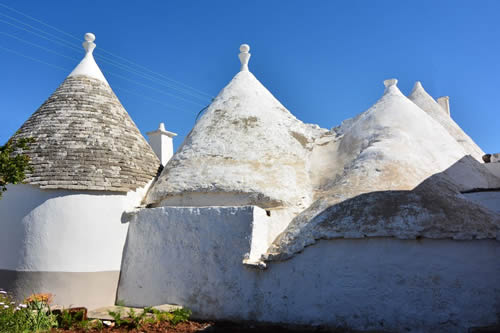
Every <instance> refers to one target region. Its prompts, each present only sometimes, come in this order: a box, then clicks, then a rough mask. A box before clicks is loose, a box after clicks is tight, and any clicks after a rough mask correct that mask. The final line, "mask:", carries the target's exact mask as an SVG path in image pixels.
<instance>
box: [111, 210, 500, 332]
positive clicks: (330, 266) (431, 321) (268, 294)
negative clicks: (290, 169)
mask: <svg viewBox="0 0 500 333" xmlns="http://www.w3.org/2000/svg"><path fill="white" fill-rule="evenodd" d="M254 209H255V208H254ZM254 209H252V208H251V207H210V208H209V207H207V208H187V207H184V208H177V207H161V208H153V209H143V210H141V211H140V212H139V213H138V214H137V215H136V219H135V220H134V221H132V222H131V224H130V228H129V233H128V238H127V244H126V248H125V252H124V261H123V268H122V275H121V279H120V286H119V291H118V299H123V300H124V301H125V302H126V304H127V305H130V306H145V305H154V304H163V303H170V304H180V305H183V306H186V307H188V308H190V309H192V310H193V312H194V316H195V317H197V318H210V319H237V320H238V319H239V320H258V321H267V322H286V323H292V324H316V325H318V324H324V325H335V326H338V325H341V326H346V327H350V328H354V329H363V330H368V329H378V330H387V331H395V332H400V331H408V332H429V331H439V332H467V328H468V327H473V326H486V325H492V324H495V323H497V322H498V319H499V318H498V313H499V312H500V284H499V283H500V282H499V281H500V261H499V260H498V256H499V255H500V242H497V241H492V240H470V241H453V240H430V239H422V240H397V239H394V238H371V239H360V240H353V239H338V240H330V241H326V240H323V241H320V242H318V243H316V244H314V245H312V246H310V247H307V248H305V249H304V250H303V252H302V253H301V254H300V255H297V256H295V257H293V258H291V259H290V260H286V261H279V262H271V263H269V264H268V267H267V269H265V270H261V269H256V268H251V267H249V266H247V265H243V264H242V259H244V258H245V257H246V256H247V254H248V253H249V251H250V249H251V247H252V244H251V239H250V238H251V236H252V230H253V223H254V221H253V218H254V216H255V215H254V214H253V210H254ZM180 235H182V236H180ZM409 258H411V260H409ZM146 271H147V272H148V274H144V272H146Z"/></svg>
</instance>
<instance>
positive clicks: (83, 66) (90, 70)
mask: <svg viewBox="0 0 500 333" xmlns="http://www.w3.org/2000/svg"><path fill="white" fill-rule="evenodd" d="M84 39H85V41H84V42H83V43H82V45H83V48H84V49H85V56H84V57H83V59H82V61H80V63H79V64H78V66H76V67H75V69H73V71H72V72H71V73H70V74H69V76H77V75H86V76H90V77H93V78H95V79H98V80H101V81H102V82H105V83H106V84H107V83H108V81H106V78H105V77H104V75H103V74H102V72H101V70H100V69H99V66H97V64H96V62H95V59H94V56H93V55H92V52H93V51H94V49H95V47H96V44H95V43H94V41H95V35H94V34H93V33H91V32H87V33H86V34H85V36H84Z"/></svg>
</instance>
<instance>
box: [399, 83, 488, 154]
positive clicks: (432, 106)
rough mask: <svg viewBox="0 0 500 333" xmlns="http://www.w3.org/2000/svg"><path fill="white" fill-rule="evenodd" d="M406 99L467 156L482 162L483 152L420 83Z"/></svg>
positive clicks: (416, 84)
mask: <svg viewBox="0 0 500 333" xmlns="http://www.w3.org/2000/svg"><path fill="white" fill-rule="evenodd" d="M408 98H409V99H410V100H411V101H412V102H413V103H415V104H417V105H418V106H419V107H420V108H421V109H422V110H424V111H425V112H427V113H428V114H429V115H430V116H431V117H432V118H434V119H435V120H436V121H437V122H438V123H440V124H441V126H443V127H444V128H445V129H446V130H447V131H448V133H450V135H451V136H452V137H453V138H455V140H457V141H458V143H460V145H461V146H462V147H463V148H464V150H465V152H466V153H467V154H470V155H472V156H473V157H474V158H475V159H477V160H478V161H482V156H483V155H484V152H483V151H482V150H481V148H479V146H478V145H477V144H476V143H475V142H474V141H472V139H471V138H470V137H469V136H468V135H467V134H466V133H465V132H464V131H463V130H462V129H461V128H460V126H458V125H457V123H455V121H453V119H452V118H451V117H450V115H449V114H448V113H447V111H446V110H444V109H443V108H442V106H441V105H439V104H438V103H437V102H436V101H435V100H434V99H433V98H432V97H431V96H430V95H429V94H428V93H427V92H426V91H425V90H424V88H423V87H422V84H421V83H420V82H416V83H415V86H414V87H413V90H412V92H411V94H410V96H408Z"/></svg>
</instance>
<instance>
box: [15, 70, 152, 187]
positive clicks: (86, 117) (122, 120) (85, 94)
mask: <svg viewBox="0 0 500 333" xmlns="http://www.w3.org/2000/svg"><path fill="white" fill-rule="evenodd" d="M15 137H33V138H34V139H35V142H34V143H32V144H31V149H30V150H29V151H28V152H27V154H28V155H29V156H30V158H31V165H32V166H33V169H34V170H33V172H32V173H29V174H28V175H27V178H26V182H27V183H28V184H31V185H37V186H39V187H40V188H42V189H72V190H98V191H117V192H128V191H130V190H135V189H137V188H139V187H143V186H144V185H146V184H147V183H148V182H149V181H151V179H152V178H153V177H154V176H156V174H157V171H158V167H159V165H160V163H159V160H158V158H157V157H156V155H155V154H154V153H153V151H152V149H151V147H150V146H149V145H148V143H147V142H146V140H145V139H144V137H143V136H142V135H141V133H140V132H139V130H138V129H137V127H136V126H135V124H134V122H133V121H132V119H131V118H130V116H129V115H128V113H127V112H126V111H125V109H124V108H123V106H122V105H121V103H120V101H119V100H118V98H117V97H116V96H115V94H114V93H113V91H112V90H111V88H110V87H109V85H108V84H107V83H105V82H103V81H101V80H98V79H95V78H91V77H88V76H84V75H77V76H70V77H68V78H66V80H65V81H64V82H63V83H62V84H61V85H60V86H59V88H57V90H56V91H55V92H54V93H53V94H52V96H50V97H49V99H47V101H45V102H44V103H43V104H42V106H41V107H40V108H39V109H38V110H37V111H36V112H35V113H34V114H33V115H32V116H31V117H30V118H29V119H28V120H27V121H26V122H25V123H24V124H23V125H22V126H21V128H20V130H19V133H17V134H16V135H15Z"/></svg>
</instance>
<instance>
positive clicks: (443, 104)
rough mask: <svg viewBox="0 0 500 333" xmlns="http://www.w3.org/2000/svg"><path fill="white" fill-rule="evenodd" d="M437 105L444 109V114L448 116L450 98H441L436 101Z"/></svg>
mask: <svg viewBox="0 0 500 333" xmlns="http://www.w3.org/2000/svg"><path fill="white" fill-rule="evenodd" d="M437 102H438V104H439V105H440V106H441V107H442V108H443V109H444V111H445V112H446V114H447V115H448V116H449V115H450V97H448V96H443V97H439V98H438V99H437Z"/></svg>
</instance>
